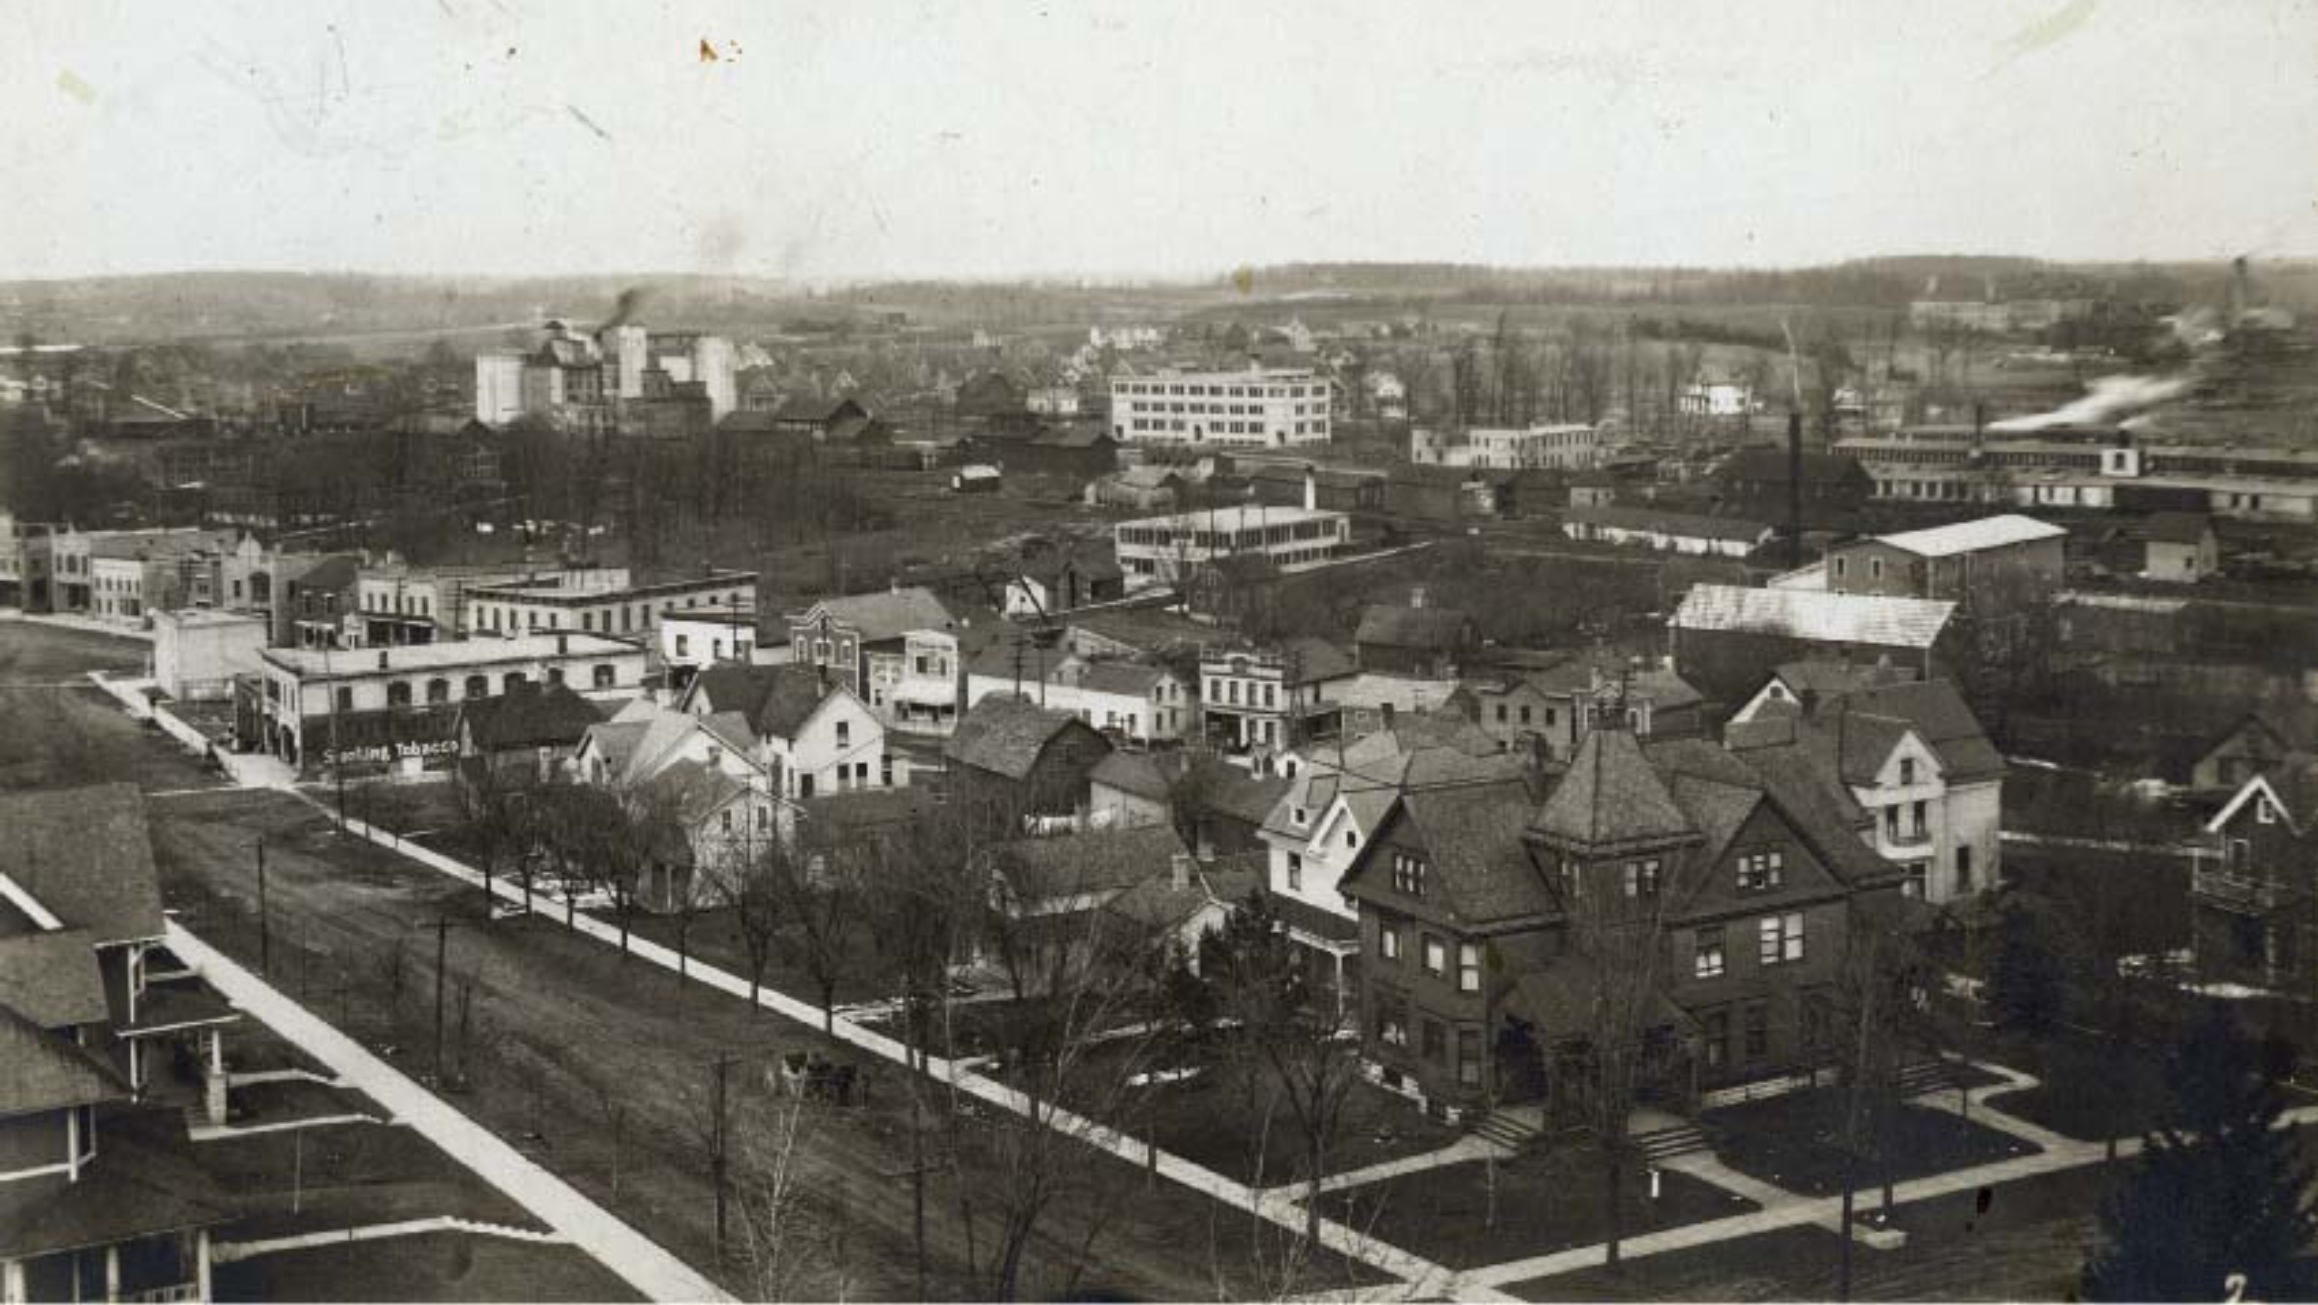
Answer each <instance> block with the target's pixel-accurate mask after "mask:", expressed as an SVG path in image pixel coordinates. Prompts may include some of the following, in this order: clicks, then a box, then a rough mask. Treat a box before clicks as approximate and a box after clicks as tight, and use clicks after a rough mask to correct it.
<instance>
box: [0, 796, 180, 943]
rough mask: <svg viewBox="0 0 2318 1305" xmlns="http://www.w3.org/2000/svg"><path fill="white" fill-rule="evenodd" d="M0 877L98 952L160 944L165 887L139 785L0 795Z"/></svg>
mask: <svg viewBox="0 0 2318 1305" xmlns="http://www.w3.org/2000/svg"><path fill="white" fill-rule="evenodd" d="M0 875H5V876H6V877H7V878H8V879H9V880H10V881H11V882H12V883H14V884H15V885H16V886H17V887H18V888H21V889H22V890H23V891H24V892H25V893H27V894H29V895H30V896H31V897H32V899H33V900H34V901H36V902H39V903H40V905H41V907H42V908H43V909H45V910H46V911H47V912H48V913H49V914H51V915H53V916H55V917H56V918H57V919H58V920H59V921H62V922H63V924H64V925H65V926H66V927H67V928H74V929H85V930H87V931H88V933H89V934H90V936H91V937H92V938H93V940H94V942H95V945H97V946H99V947H102V946H105V945H107V944H110V943H120V942H133V941H137V940H140V939H146V938H158V937H160V936H161V933H162V920H161V887H160V880H159V878H158V876H157V875H156V874H155V872H154V869H153V844H152V841H151V839H150V838H149V837H148V835H147V833H146V829H145V800H144V798H143V797H142V796H141V795H140V794H139V793H138V792H137V790H136V787H135V786H134V785H130V784H103V785H99V786H97V787H94V788H77V789H61V790H54V791H49V792H39V793H11V794H0Z"/></svg>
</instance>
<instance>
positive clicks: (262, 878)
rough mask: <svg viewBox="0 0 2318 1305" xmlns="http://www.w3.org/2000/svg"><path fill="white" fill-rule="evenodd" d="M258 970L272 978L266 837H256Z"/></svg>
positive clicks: (272, 933) (272, 934) (272, 948)
mask: <svg viewBox="0 0 2318 1305" xmlns="http://www.w3.org/2000/svg"><path fill="white" fill-rule="evenodd" d="M258 969H259V970H260V971H261V972H263V973H264V974H265V976H266V977H267V978H269V979H271V978H273V977H274V930H273V916H272V915H271V914H270V913H269V912H268V911H267V910H266V836H265V835H264V834H260V835H258Z"/></svg>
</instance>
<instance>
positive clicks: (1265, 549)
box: [1112, 504, 1352, 586]
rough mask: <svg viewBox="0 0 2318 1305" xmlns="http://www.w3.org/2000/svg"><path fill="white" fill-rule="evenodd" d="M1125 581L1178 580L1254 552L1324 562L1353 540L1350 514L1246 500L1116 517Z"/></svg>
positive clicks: (1284, 561) (1287, 562)
mask: <svg viewBox="0 0 2318 1305" xmlns="http://www.w3.org/2000/svg"><path fill="white" fill-rule="evenodd" d="M1112 535H1113V539H1114V541H1115V548H1116V551H1117V554H1118V559H1119V568H1120V569H1121V570H1123V571H1125V572H1126V573H1127V583H1128V584H1129V585H1130V586H1134V585H1139V584H1140V585H1148V584H1156V583H1168V582H1172V581H1175V580H1179V579H1181V578H1182V577H1184V576H1185V575H1187V574H1189V573H1190V572H1191V571H1193V570H1194V569H1196V568H1198V567H1202V566H1206V565H1209V564H1211V563H1215V562H1220V561H1223V560H1225V559H1226V558H1233V557H1249V556H1257V557H1263V558H1266V559H1268V560H1269V561H1271V562H1272V564H1273V565H1275V566H1283V567H1286V566H1298V565H1302V564H1304V563H1309V562H1324V561H1326V560H1328V559H1329V558H1332V557H1335V556H1337V555H1338V554H1339V553H1342V552H1343V551H1344V550H1345V549H1346V548H1347V547H1349V546H1350V545H1351V543H1352V518H1351V517H1348V516H1346V515H1345V514H1344V513H1342V512H1330V511H1328V510H1326V509H1324V508H1292V507H1269V506H1266V505H1263V504H1249V505H1246V506H1242V507H1233V508H1224V509H1221V510H1219V511H1207V512H1184V513H1179V514H1177V515H1175V516H1166V517H1142V518H1138V519H1136V520H1133V521H1122V522H1120V523H1119V524H1118V525H1117V526H1116V527H1115V528H1114V529H1113V532H1112Z"/></svg>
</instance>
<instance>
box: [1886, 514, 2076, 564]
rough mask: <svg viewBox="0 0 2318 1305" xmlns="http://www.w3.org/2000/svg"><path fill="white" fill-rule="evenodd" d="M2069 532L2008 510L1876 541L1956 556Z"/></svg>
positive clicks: (1917, 551) (1934, 554)
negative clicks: (1998, 513) (1973, 519)
mask: <svg viewBox="0 0 2318 1305" xmlns="http://www.w3.org/2000/svg"><path fill="white" fill-rule="evenodd" d="M2067 534H2068V531H2067V530H2066V529H2064V528H2062V527H2060V526H2056V525H2053V524H2052V523H2051V522H2048V521H2039V520H2037V519H2036V518H2035V517H2024V516H2021V515H2019V514H2018V513H2012V512H2007V513H2004V514H2003V515H2001V516H1993V517H1981V518H1979V519H1978V520H1976V521H1958V522H1956V523H1955V524H1953V525H1946V526H1932V527H1930V528H1929V529H1925V530H1903V531H1901V532H1900V533H1898V534H1896V535H1878V536H1876V537H1875V542H1877V543H1879V544H1889V545H1891V546H1892V547H1893V548H1899V549H1905V550H1906V551H1908V552H1910V553H1914V554H1915V555H1916V556H1918V557H1953V556H1955V555H1956V554H1958V553H1977V552H1979V551H1981V550H1982V549H1989V548H2007V547H2010V546H2012V545H2014V544H2029V543H2034V542H2036V541H2037V540H2040V539H2061V538H2064V537H2066V536H2067Z"/></svg>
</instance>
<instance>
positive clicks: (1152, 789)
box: [1087, 752, 1167, 802]
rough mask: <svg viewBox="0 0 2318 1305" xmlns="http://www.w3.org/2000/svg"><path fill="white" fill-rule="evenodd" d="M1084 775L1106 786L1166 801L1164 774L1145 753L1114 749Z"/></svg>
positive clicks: (1141, 796)
mask: <svg viewBox="0 0 2318 1305" xmlns="http://www.w3.org/2000/svg"><path fill="white" fill-rule="evenodd" d="M1087 778H1088V779H1089V780H1090V781H1092V782H1094V783H1097V784H1101V785H1102V786H1103V787H1105V788H1114V789H1117V790H1118V791H1120V792H1121V793H1126V794H1130V795H1132V796H1135V797H1139V798H1148V799H1150V800H1151V801H1153V802H1164V801H1166V800H1167V776H1165V775H1163V774H1161V773H1160V771H1159V766H1158V764H1157V763H1156V762H1154V761H1153V760H1152V758H1151V754H1150V753H1148V752H1114V753H1111V754H1110V755H1109V756H1106V757H1104V758H1103V759H1102V760H1101V761H1098V762H1096V763H1095V768H1094V769H1093V770H1091V771H1088V772H1087Z"/></svg>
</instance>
